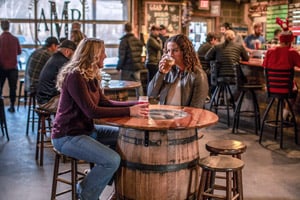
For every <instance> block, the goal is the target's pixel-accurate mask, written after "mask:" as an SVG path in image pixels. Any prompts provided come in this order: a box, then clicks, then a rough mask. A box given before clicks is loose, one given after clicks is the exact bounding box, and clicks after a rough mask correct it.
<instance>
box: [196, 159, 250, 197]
mask: <svg viewBox="0 0 300 200" xmlns="http://www.w3.org/2000/svg"><path fill="white" fill-rule="evenodd" d="M244 165H245V164H244V162H243V161H242V160H240V159H237V158H233V157H229V156H208V157H205V158H202V159H200V160H199V166H200V167H201V168H202V174H201V179H200V186H199V193H198V197H197V199H198V200H203V199H207V198H212V199H224V200H235V199H239V200H242V199H243V184H242V169H243V167H244ZM216 173H225V174H226V175H225V179H226V181H225V185H220V183H219V184H216V183H215V178H216ZM221 183H224V181H223V182H221ZM215 190H224V191H225V192H224V193H225V194H224V195H223V194H222V193H221V192H217V193H215Z"/></svg>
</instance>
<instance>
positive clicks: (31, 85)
mask: <svg viewBox="0 0 300 200" xmlns="http://www.w3.org/2000/svg"><path fill="white" fill-rule="evenodd" d="M58 45H59V42H58V40H57V38H56V37H52V36H51V37H48V38H47V39H46V40H45V44H44V45H43V47H41V48H38V49H36V50H35V51H34V52H33V53H32V54H31V55H30V57H29V58H28V61H27V64H26V70H25V91H26V92H27V93H29V94H36V89H37V84H38V81H39V76H40V73H41V71H42V69H43V67H44V66H45V64H46V62H47V61H48V59H49V58H50V57H51V56H52V54H53V53H54V52H56V51H57V48H58Z"/></svg>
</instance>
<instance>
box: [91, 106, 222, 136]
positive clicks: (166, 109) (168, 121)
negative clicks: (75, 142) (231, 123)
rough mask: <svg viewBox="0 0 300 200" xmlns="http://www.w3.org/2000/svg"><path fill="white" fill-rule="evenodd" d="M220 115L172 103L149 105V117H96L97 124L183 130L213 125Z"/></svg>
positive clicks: (150, 129) (141, 128) (151, 129)
mask: <svg viewBox="0 0 300 200" xmlns="http://www.w3.org/2000/svg"><path fill="white" fill-rule="evenodd" d="M218 120H219V118H218V116H217V115H216V114H215V113H213V112H211V111H208V110H204V109H199V108H193V107H183V106H170V105H149V117H148V118H137V117H112V118H102V119H96V120H95V123H96V124H106V125H111V126H118V127H124V128H133V129H139V130H149V131H156V130H157V131H158V130H170V129H171V130H182V129H193V128H202V127H206V126H210V125H213V124H215V123H217V122H218Z"/></svg>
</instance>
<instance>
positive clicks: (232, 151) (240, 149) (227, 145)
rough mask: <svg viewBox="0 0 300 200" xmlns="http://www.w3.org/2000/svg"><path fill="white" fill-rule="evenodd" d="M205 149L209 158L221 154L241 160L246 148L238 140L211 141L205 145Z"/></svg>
mask: <svg viewBox="0 0 300 200" xmlns="http://www.w3.org/2000/svg"><path fill="white" fill-rule="evenodd" d="M205 148H206V150H207V151H209V152H210V155H211V156H212V155H219V154H221V155H230V156H232V157H234V158H238V159H241V155H242V153H244V152H245V151H246V149H247V146H246V145H245V144H244V143H243V142H241V141H238V140H212V141H209V142H207V143H206V145H205Z"/></svg>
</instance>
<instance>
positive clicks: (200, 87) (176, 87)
mask: <svg viewBox="0 0 300 200" xmlns="http://www.w3.org/2000/svg"><path fill="white" fill-rule="evenodd" d="M164 51H165V55H164V56H163V58H162V59H161V60H160V62H159V71H158V72H157V73H156V74H155V76H154V77H153V79H152V80H151V81H150V83H149V85H148V93H147V94H148V96H150V97H154V98H159V102H160V104H163V105H176V106H191V107H196V108H203V106H204V103H205V99H206V97H207V95H208V81H207V76H206V73H205V72H204V70H203V69H202V67H201V64H200V61H199V59H198V57H197V53H196V52H195V50H194V47H193V44H192V42H191V41H190V40H189V38H188V37H187V36H186V35H183V34H178V35H175V36H172V37H170V38H169V39H168V40H167V41H166V45H165V49H164Z"/></svg>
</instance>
